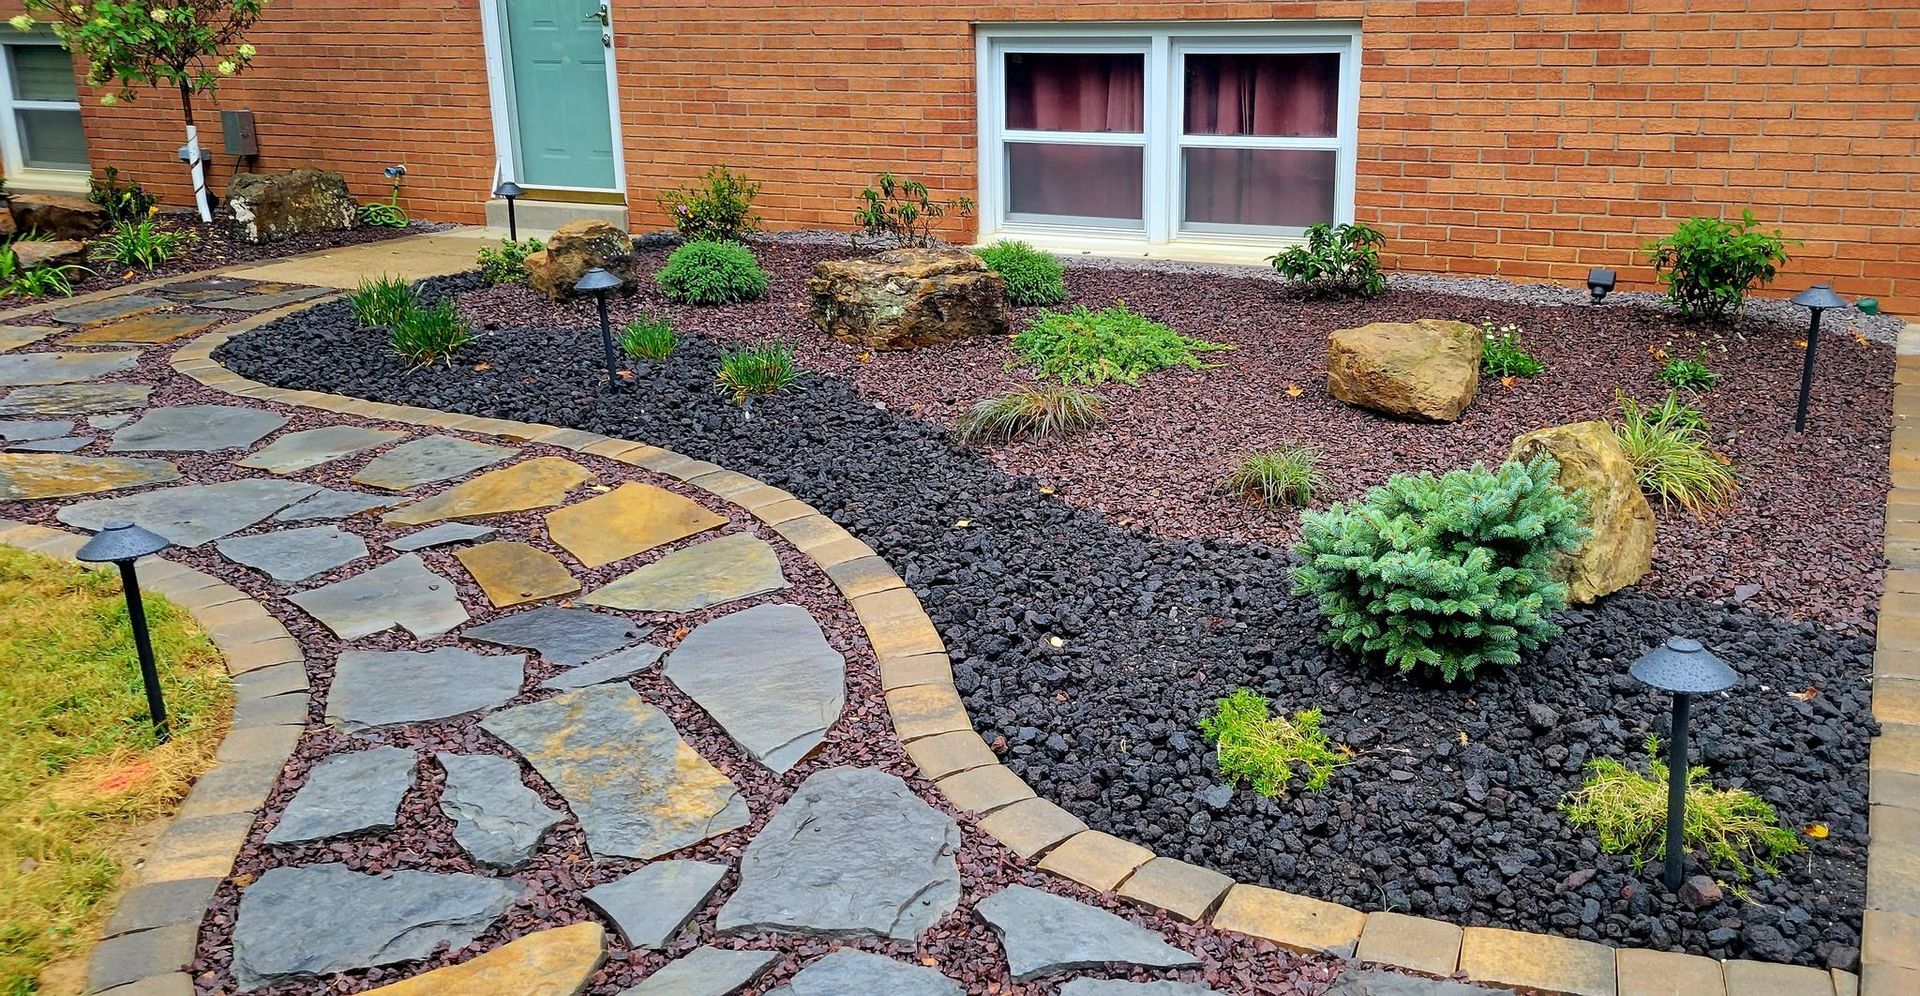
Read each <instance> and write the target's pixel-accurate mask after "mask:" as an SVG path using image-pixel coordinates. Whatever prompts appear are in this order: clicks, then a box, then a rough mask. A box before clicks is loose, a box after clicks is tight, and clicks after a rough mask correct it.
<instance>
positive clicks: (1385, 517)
mask: <svg viewBox="0 0 1920 996" xmlns="http://www.w3.org/2000/svg"><path fill="white" fill-rule="evenodd" d="M1559 471H1560V467H1559V464H1558V463H1556V462H1555V461H1554V460H1553V459H1552V458H1551V457H1544V456H1543V457H1538V458H1535V459H1534V460H1531V461H1529V462H1527V463H1519V462H1509V463H1504V464H1501V465H1500V466H1499V467H1498V468H1496V469H1494V470H1488V469H1487V468H1486V467H1484V466H1481V465H1479V464H1475V465H1474V466H1473V467H1471V468H1469V469H1465V470H1454V471H1449V472H1447V473H1446V474H1442V475H1440V476H1438V477H1436V476H1434V475H1433V474H1432V473H1422V474H1418V475H1410V474H1397V475H1395V476H1394V477H1392V478H1390V479H1388V481H1387V483H1386V484H1384V485H1382V486H1381V487H1378V488H1375V489H1373V490H1372V491H1370V492H1368V493H1367V496H1366V498H1365V499H1364V500H1362V501H1360V502H1356V503H1354V504H1352V505H1346V504H1336V505H1334V506H1333V507H1332V508H1329V509H1327V510H1326V511H1324V512H1306V513H1303V514H1302V515H1301V517H1300V526H1301V535H1300V541H1299V543H1298V544H1296V545H1295V547H1294V551H1295V552H1296V553H1297V554H1299V555H1300V556H1301V557H1302V558H1303V559H1304V560H1305V563H1304V564H1302V565H1301V566H1299V567H1296V568H1294V569H1293V572H1292V574H1293V582H1294V593H1295V594H1297V595H1313V596H1316V597H1317V598H1318V599H1319V600H1320V613H1321V615H1323V616H1325V617H1326V620H1327V626H1328V630H1327V634H1326V637H1325V639H1326V640H1327V642H1329V643H1332V644H1334V645H1336V646H1340V647H1345V648H1346V649H1348V650H1351V651H1354V652H1355V653H1358V654H1361V655H1362V656H1364V657H1367V658H1369V659H1372V660H1378V661H1382V662H1384V663H1385V664H1387V665H1388V666H1390V667H1393V668H1396V669H1398V670H1399V671H1400V672H1401V673H1403V674H1410V673H1414V672H1420V673H1423V674H1430V675H1437V676H1438V677H1440V678H1441V679H1443V680H1445V681H1454V680H1456V679H1459V678H1470V677H1472V676H1473V674H1474V672H1475V671H1476V670H1478V669H1479V668H1481V667H1483V666H1488V665H1491V666H1495V667H1505V666H1510V665H1513V664H1515V663H1518V662H1519V660H1520V652H1521V651H1523V650H1533V649H1535V648H1538V647H1540V646H1541V645H1543V644H1544V643H1546V641H1548V640H1550V639H1552V638H1553V637H1554V636H1555V635H1556V634H1557V633H1558V632H1559V629H1558V627H1556V626H1555V625H1554V623H1553V615H1554V613H1556V612H1558V611H1560V610H1561V609H1564V608H1565V607H1566V604H1567V586H1566V585H1565V584H1564V583H1562V582H1559V581H1556V580H1554V579H1553V577H1552V575H1551V574H1550V573H1549V568H1550V567H1551V566H1552V564H1553V561H1554V559H1555V557H1557V556H1558V555H1559V554H1561V553H1563V552H1569V551H1572V550H1574V549H1575V548H1577V547H1578V546H1579V545H1580V544H1581V543H1582V542H1584V541H1585V540H1586V538H1587V536H1588V535H1589V531H1588V529H1587V528H1586V527H1585V526H1583V525H1581V524H1580V518H1581V515H1582V514H1583V512H1584V511H1585V507H1586V499H1585V496H1584V495H1582V494H1580V493H1578V492H1576V493H1575V494H1572V495H1569V494H1567V493H1566V492H1565V491H1563V490H1561V488H1560V486H1559V484H1557V483H1555V476H1556V475H1557V474H1558V473H1559Z"/></svg>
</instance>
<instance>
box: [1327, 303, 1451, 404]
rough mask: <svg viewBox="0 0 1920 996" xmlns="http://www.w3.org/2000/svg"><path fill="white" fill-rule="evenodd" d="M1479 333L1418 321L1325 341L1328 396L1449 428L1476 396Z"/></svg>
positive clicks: (1354, 331)
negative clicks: (1444, 424) (1442, 423)
mask: <svg viewBox="0 0 1920 996" xmlns="http://www.w3.org/2000/svg"><path fill="white" fill-rule="evenodd" d="M1482 347H1483V343H1482V342H1481V339H1480V330H1479V329H1478V328H1475V327H1474V326H1472V325H1468V324H1467V323H1466V322H1452V321H1445V320H1442V319H1438V318H1422V319H1420V320H1419V321H1417V322H1375V323H1373V324H1372V325H1362V326H1360V327H1359V328H1357V329H1340V330H1338V331H1336V332H1334V333H1332V334H1331V335H1329V336H1327V392H1328V393H1329V394H1332V395H1333V396H1334V397H1336V398H1338V399H1340V400H1341V401H1344V402H1346V403H1347V404H1350V405H1359V406H1360V407H1362V408H1371V409H1373V410H1374V411H1379V412H1386V413H1387V414H1389V415H1398V416H1400V417H1401V418H1411V419H1424V420H1426V421H1429V422H1451V421H1453V420H1454V419H1457V418H1459V417H1460V413H1461V412H1464V411H1466V410H1467V406H1468V405H1469V404H1472V403H1473V396H1474V395H1475V394H1476V393H1478V392H1479V390H1480V350H1481V349H1482Z"/></svg>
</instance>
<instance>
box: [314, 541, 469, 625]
mask: <svg viewBox="0 0 1920 996" xmlns="http://www.w3.org/2000/svg"><path fill="white" fill-rule="evenodd" d="M287 600H288V601H290V602H292V603H293V604H295V605H298V606H299V607H301V608H302V609H305V610H306V611H307V613H308V614H309V615H311V616H313V617H314V618H315V619H318V620H320V622H321V624H323V625H325V626H326V627H327V628H328V629H330V630H332V631H333V632H334V635H335V636H338V637H339V638H340V639H342V640H358V639H360V638H361V637H363V636H372V635H373V634H375V633H378V632H380V631H381V630H386V629H392V628H393V627H395V626H399V627H401V628H403V629H405V630H406V631H407V632H409V633H411V634H413V638H414V639H416V640H424V639H427V638H428V637H434V636H439V635H440V634H442V633H446V632H450V631H452V630H453V629H454V628H455V627H458V626H459V625H460V624H461V623H464V622H466V621H467V619H468V616H467V610H466V608H465V607H463V606H462V605H461V604H460V597H459V594H458V590H457V589H456V588H455V587H454V586H453V582H451V581H449V580H447V579H446V578H443V577H441V576H440V575H438V574H435V573H433V572H432V571H430V570H427V565H426V564H424V563H422V562H421V560H420V557H419V555H417V554H411V553H409V554H407V555H405V556H402V557H398V558H395V559H393V560H390V561H388V562H386V563H384V564H381V565H380V566H379V567H376V568H374V569H373V570H370V571H367V572H366V573H364V574H357V575H355V576H353V577H350V578H347V579H346V580H344V581H336V582H334V583H333V584H330V585H324V586H322V587H319V588H313V589H310V590H308V591H303V592H299V593H297V594H293V595H289V596H287Z"/></svg>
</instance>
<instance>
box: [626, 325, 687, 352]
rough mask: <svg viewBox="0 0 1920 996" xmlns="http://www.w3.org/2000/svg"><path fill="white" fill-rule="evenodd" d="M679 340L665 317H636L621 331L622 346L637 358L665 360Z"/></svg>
mask: <svg viewBox="0 0 1920 996" xmlns="http://www.w3.org/2000/svg"><path fill="white" fill-rule="evenodd" d="M679 341H680V337H679V336H677V335H675V334H674V332H673V324H672V323H671V322H668V321H667V320H666V319H664V318H636V319H634V320H633V321H631V322H628V323H627V327H626V328H625V329H622V330H621V332H620V348H621V349H624V350H626V352H627V355H628V356H631V357H633V358H634V359H636V360H664V359H666V358H667V357H669V356H671V355H673V347H674V346H675V345H676V344H678V343H679Z"/></svg>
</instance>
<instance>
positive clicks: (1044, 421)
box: [954, 385, 1103, 443]
mask: <svg viewBox="0 0 1920 996" xmlns="http://www.w3.org/2000/svg"><path fill="white" fill-rule="evenodd" d="M1101 406H1102V402H1101V400H1100V396H1099V395H1097V394H1094V393H1093V392H1091V391H1082V390H1080V389H1079V388H1075V387H1066V386H1055V385H1045V386H1041V387H1030V388H1023V389H1021V390H1018V391H1013V392H1011V393H1008V394H1003V395H1000V396H999V397H997V398H983V399H981V400H979V401H977V402H974V405H973V407H972V408H970V409H968V410H967V413H966V414H965V415H963V416H961V417H960V422H959V424H958V425H957V426H956V427H955V429H954V432H955V433H956V434H957V435H958V436H959V437H960V440H961V441H962V442H968V443H1010V442H1013V441H1014V440H1016V439H1032V440H1041V439H1055V438H1058V437H1061V436H1070V435H1072V434H1074V433H1076V432H1081V431H1084V430H1086V429H1088V428H1090V427H1092V426H1093V425H1095V424H1097V423H1098V422H1099V421H1100V419H1101V418H1102V417H1103V416H1102V414H1101Z"/></svg>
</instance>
